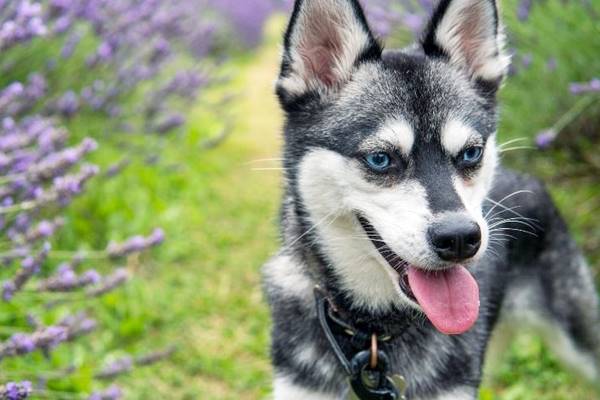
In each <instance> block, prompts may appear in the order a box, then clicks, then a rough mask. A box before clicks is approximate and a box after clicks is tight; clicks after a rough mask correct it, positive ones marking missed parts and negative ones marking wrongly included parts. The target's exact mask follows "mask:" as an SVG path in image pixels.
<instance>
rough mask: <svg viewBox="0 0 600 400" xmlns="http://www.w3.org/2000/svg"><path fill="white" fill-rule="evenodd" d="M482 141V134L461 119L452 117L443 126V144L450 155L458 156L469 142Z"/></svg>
mask: <svg viewBox="0 0 600 400" xmlns="http://www.w3.org/2000/svg"><path fill="white" fill-rule="evenodd" d="M478 142H481V135H480V134H478V133H477V132H476V131H475V130H474V129H473V128H471V127H469V126H467V125H465V123H463V122H462V121H461V120H458V119H450V120H448V121H447V122H446V123H445V124H444V127H443V128H442V146H444V149H446V152H447V153H448V154H450V155H453V156H456V155H458V153H459V152H460V151H461V150H464V149H465V147H466V146H467V145H468V144H473V143H478Z"/></svg>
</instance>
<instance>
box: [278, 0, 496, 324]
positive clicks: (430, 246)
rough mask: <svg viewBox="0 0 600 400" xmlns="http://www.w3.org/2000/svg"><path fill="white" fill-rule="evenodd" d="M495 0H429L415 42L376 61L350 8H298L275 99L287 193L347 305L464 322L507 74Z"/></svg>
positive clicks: (472, 313) (312, 1)
mask: <svg viewBox="0 0 600 400" xmlns="http://www.w3.org/2000/svg"><path fill="white" fill-rule="evenodd" d="M507 65H508V59H507V57H506V56H505V55H504V54H503V48H502V34H501V27H500V24H499V21H498V10H497V6H496V3H495V1H494V0H442V1H441V3H440V4H439V6H438V8H437V10H436V11H435V13H434V15H433V17H432V19H431V21H430V23H429V25H428V28H427V29H426V31H425V32H424V35H423V39H422V40H421V41H420V42H419V43H418V44H417V45H415V46H413V47H411V48H409V49H407V50H403V51H390V52H383V51H382V47H381V46H380V44H379V43H378V41H377V40H376V39H375V38H374V36H373V34H372V32H371V30H370V28H369V26H368V23H367V21H366V19H365V16H364V13H363V11H362V9H361V6H360V4H359V3H358V1H357V0H298V1H297V2H296V4H295V7H294V11H293V15H292V18H291V22H290V24H289V27H288V30H287V33H286V35H285V44H284V53H283V63H282V68H281V74H280V76H279V79H278V82H277V94H278V96H279V99H280V102H281V104H282V106H283V108H284V110H285V112H286V114H287V123H286V132H285V139H286V158H285V168H286V174H287V177H286V178H287V180H288V183H289V186H290V192H291V193H292V195H293V196H294V201H295V204H296V208H297V210H298V211H299V214H300V215H301V216H302V220H303V223H304V232H305V233H306V232H310V233H311V235H312V237H313V238H315V239H316V240H315V241H316V242H317V243H318V246H319V251H320V252H321V253H322V254H323V256H324V257H325V258H326V260H327V262H328V263H329V264H330V265H329V268H331V269H332V272H333V275H334V276H335V278H336V280H337V282H338V285H339V286H340V288H341V290H342V291H343V292H344V293H345V294H346V295H347V297H348V298H349V299H350V300H351V302H352V303H353V305H354V306H356V307H362V308H366V309H370V310H372V311H382V310H389V309H392V308H393V307H401V308H402V307H416V308H418V309H421V310H423V311H425V313H426V314H427V316H428V317H429V319H430V320H431V321H432V322H433V323H434V325H435V326H436V327H438V329H440V330H441V331H443V332H446V333H461V332H464V331H465V330H467V329H468V328H470V326H472V324H473V323H474V321H475V319H476V318H477V311H478V304H476V303H478V292H477V284H476V283H475V281H474V280H473V278H472V277H471V275H470V274H469V273H468V272H467V269H465V267H464V266H469V265H470V264H471V263H472V262H473V261H474V260H477V259H478V258H479V257H481V255H482V254H483V253H484V252H485V251H486V248H487V245H488V226H487V223H486V221H485V218H484V216H483V212H482V204H483V202H484V200H485V196H486V194H487V192H488V190H489V189H490V187H491V184H492V179H493V176H494V172H495V169H496V165H497V150H496V144H495V131H496V125H497V112H496V101H495V97H496V91H497V90H498V88H499V85H500V84H501V82H502V79H503V77H504V74H505V71H506V69H507Z"/></svg>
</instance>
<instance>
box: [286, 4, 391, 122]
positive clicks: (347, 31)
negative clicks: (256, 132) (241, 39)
mask: <svg viewBox="0 0 600 400" xmlns="http://www.w3.org/2000/svg"><path fill="white" fill-rule="evenodd" d="M381 52H382V48H381V46H380V45H379V43H378V42H377V41H376V40H375V38H374V36H373V34H372V32H371V30H370V28H369V25H368V23H367V20H366V18H365V15H364V12H363V10H362V8H361V6H360V4H359V3H358V1H357V0H296V4H295V6H294V11H293V13H292V18H291V21H290V23H289V26H288V29H287V32H286V34H285V42H284V49H283V62H282V66H281V73H280V75H279V79H278V81H277V95H278V96H279V99H280V101H281V104H282V106H283V108H284V109H286V110H287V111H291V110H293V109H295V108H298V107H299V106H300V105H301V104H306V102H307V101H312V100H326V99H328V98H331V97H332V96H335V95H336V93H338V92H339V90H340V89H341V88H342V87H343V85H344V84H345V83H347V82H348V80H349V79H350V77H351V76H352V73H353V72H354V70H355V69H356V67H357V66H358V65H359V64H360V63H362V62H368V61H375V60H379V59H380V58H381Z"/></svg>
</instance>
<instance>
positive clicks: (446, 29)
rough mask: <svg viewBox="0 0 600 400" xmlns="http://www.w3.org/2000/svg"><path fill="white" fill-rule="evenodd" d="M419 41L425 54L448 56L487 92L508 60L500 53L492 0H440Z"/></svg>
mask: <svg viewBox="0 0 600 400" xmlns="http://www.w3.org/2000/svg"><path fill="white" fill-rule="evenodd" d="M422 45H423V49H424V51H425V53H426V54H427V55H429V56H432V57H441V58H446V59H448V60H449V61H450V62H451V63H452V64H454V65H457V66H458V67H460V68H462V69H463V70H465V71H466V72H467V73H468V74H469V76H470V77H471V78H472V79H474V80H475V81H476V82H477V83H479V84H481V85H482V87H483V88H485V89H487V91H488V92H490V91H491V94H495V92H496V90H497V89H498V87H499V86H500V83H501V82H502V79H503V78H504V76H505V75H506V72H507V69H508V65H509V61H510V59H509V57H508V56H507V55H506V54H505V53H504V35H503V32H502V26H501V24H500V21H499V17H498V6H497V3H496V0H441V1H440V3H439V5H438V7H437V9H436V10H435V12H434V14H433V17H432V18H431V21H430V22H429V25H428V27H427V28H426V30H425V34H424V36H423V41H422Z"/></svg>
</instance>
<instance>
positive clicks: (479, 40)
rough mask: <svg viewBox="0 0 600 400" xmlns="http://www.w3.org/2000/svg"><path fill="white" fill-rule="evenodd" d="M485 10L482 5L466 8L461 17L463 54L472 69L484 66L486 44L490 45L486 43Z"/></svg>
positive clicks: (460, 34) (459, 33)
mask: <svg viewBox="0 0 600 400" xmlns="http://www.w3.org/2000/svg"><path fill="white" fill-rule="evenodd" d="M484 13H485V10H482V9H481V7H477V6H473V7H469V8H465V9H464V10H463V11H462V13H461V14H462V15H461V19H462V21H463V23H462V26H461V27H460V30H459V32H458V35H459V36H460V41H459V43H460V47H461V48H462V49H461V50H462V52H463V55H464V57H465V61H466V62H467V65H469V66H470V68H471V69H472V70H477V69H479V68H481V67H482V64H483V62H484V60H483V57H485V54H482V53H484V51H485V49H484V46H486V45H489V43H486V39H485V38H486V36H487V32H486V31H485V30H486V26H485V23H486V18H485V15H484Z"/></svg>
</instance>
